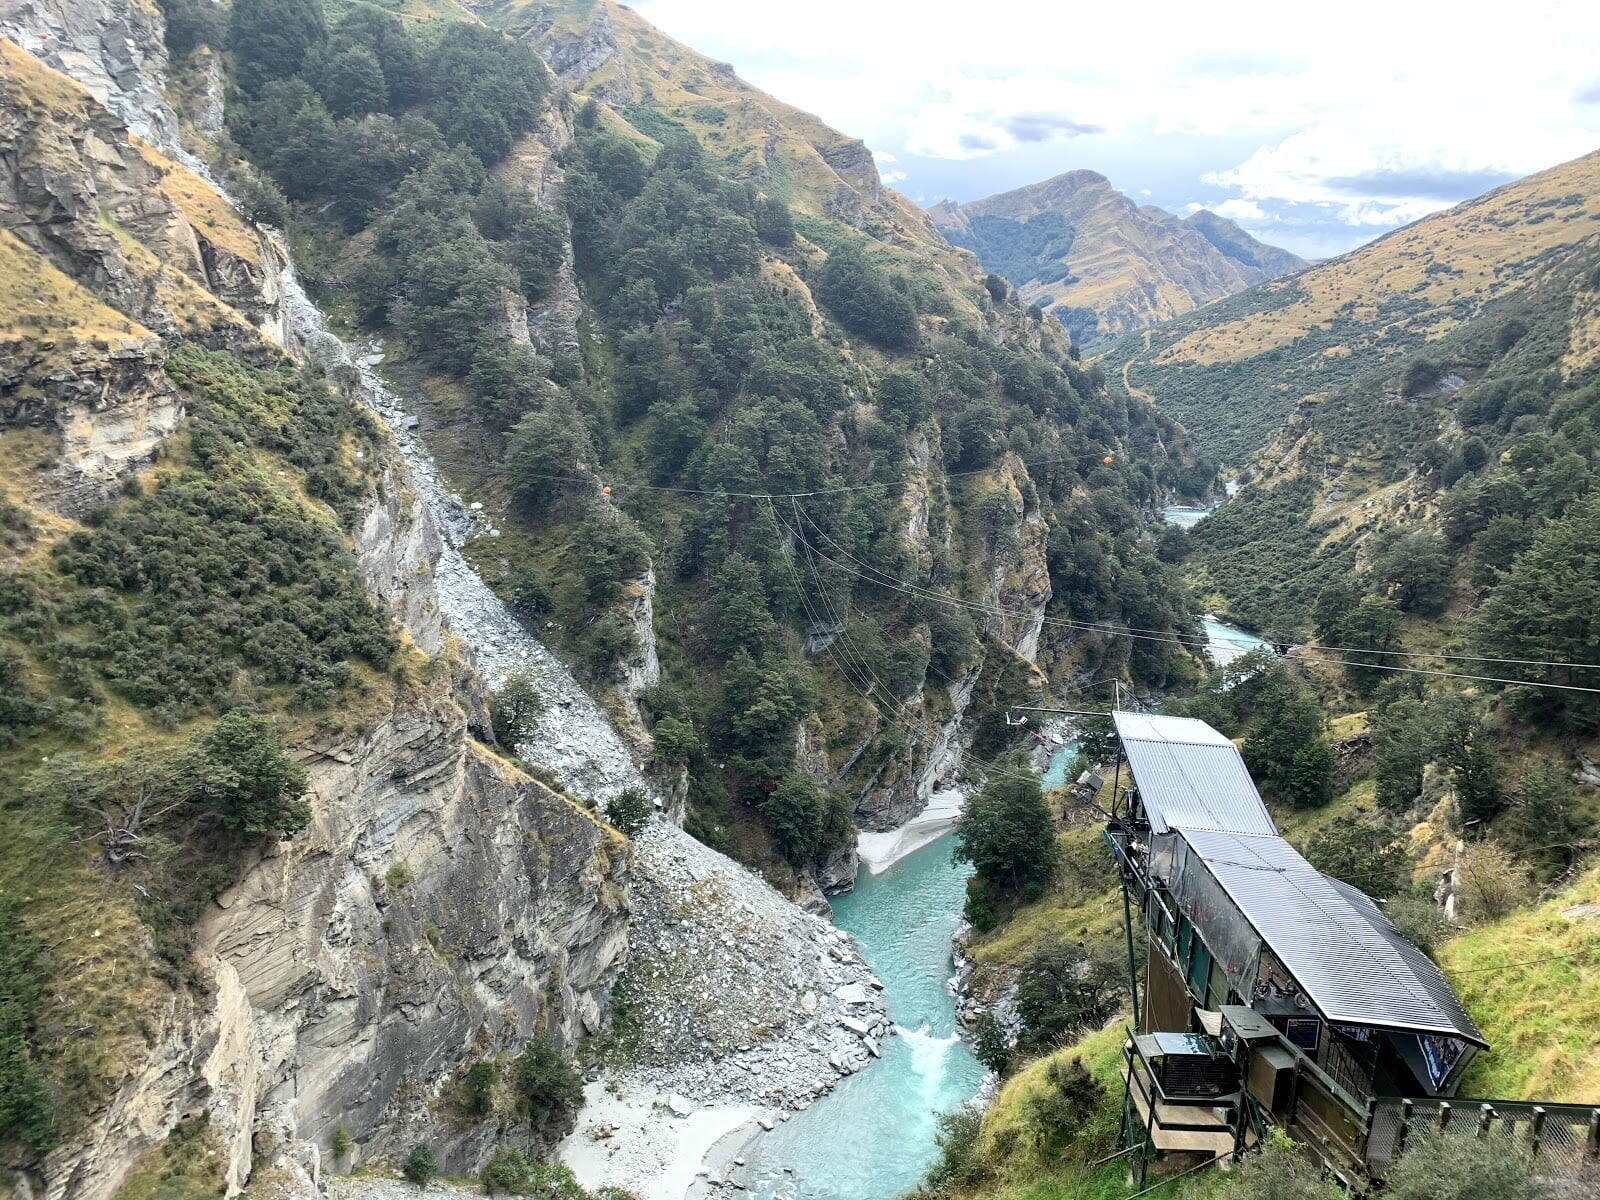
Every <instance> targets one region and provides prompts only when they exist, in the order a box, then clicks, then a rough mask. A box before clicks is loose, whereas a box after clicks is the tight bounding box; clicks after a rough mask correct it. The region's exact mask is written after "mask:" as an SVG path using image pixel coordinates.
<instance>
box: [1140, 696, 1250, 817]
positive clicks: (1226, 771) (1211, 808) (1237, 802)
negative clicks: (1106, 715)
mask: <svg viewBox="0 0 1600 1200" xmlns="http://www.w3.org/2000/svg"><path fill="white" fill-rule="evenodd" d="M1112 717H1113V718H1114V719H1115V721H1116V724H1117V736H1118V738H1120V739H1121V741H1122V751H1123V754H1124V755H1125V756H1126V757H1127V760H1128V766H1129V767H1130V768H1132V770H1133V781H1134V783H1136V784H1137V785H1138V787H1139V799H1140V800H1141V801H1142V802H1143V803H1144V808H1145V813H1146V814H1147V815H1148V816H1149V818H1150V828H1151V829H1152V830H1153V831H1154V832H1156V833H1166V832H1168V831H1169V830H1173V829H1179V830H1188V829H1217V830H1226V831H1229V832H1233V833H1256V834H1274V833H1277V832H1278V827H1277V826H1276V825H1274V824H1273V823H1272V817H1271V816H1270V815H1269V814H1268V813H1267V806H1266V805H1265V804H1263V803H1261V794H1260V793H1259V792H1257V791H1256V785H1255V784H1254V783H1253V782H1251V779H1250V772H1249V771H1247V770H1245V766H1244V759H1242V758H1240V757H1239V749H1238V747H1237V746H1235V745H1234V744H1233V743H1232V742H1230V741H1229V740H1228V739H1227V738H1225V737H1223V736H1222V735H1221V734H1220V733H1218V732H1217V731H1216V730H1215V729H1213V728H1211V726H1209V725H1207V724H1206V723H1205V722H1204V721H1196V720H1193V719H1191V718H1189V717H1162V716H1152V715H1149V714H1146V713H1129V712H1118V713H1113V714H1112Z"/></svg>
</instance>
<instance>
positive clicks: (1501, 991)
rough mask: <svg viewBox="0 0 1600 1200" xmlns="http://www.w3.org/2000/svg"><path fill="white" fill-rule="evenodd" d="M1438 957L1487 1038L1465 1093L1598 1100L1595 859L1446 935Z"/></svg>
mask: <svg viewBox="0 0 1600 1200" xmlns="http://www.w3.org/2000/svg"><path fill="white" fill-rule="evenodd" d="M1577 906H1585V907H1584V908H1578V907H1577ZM1574 910H1575V911H1574ZM1535 960H1545V961H1535ZM1552 960H1553V961H1552ZM1439 961H1440V964H1441V965H1442V966H1443V967H1444V969H1445V974H1446V975H1448V976H1449V977H1450V981H1451V983H1453V984H1454V985H1455V987H1456V990H1457V991H1458V992H1459V993H1460V995H1461V999H1462V1000H1463V1001H1464V1002H1465V1004H1466V1005H1467V1009H1468V1011H1469V1012H1471V1013H1472V1016H1473V1019H1474V1020H1476V1021H1477V1022H1478V1025H1479V1027H1480V1028H1481V1029H1482V1030H1483V1033H1484V1036H1485V1037H1486V1038H1488V1040H1489V1042H1490V1044H1491V1046H1492V1047H1493V1048H1492V1049H1491V1050H1490V1051H1489V1052H1488V1053H1487V1054H1484V1055H1481V1056H1480V1057H1479V1058H1478V1059H1477V1061H1476V1062H1475V1063H1474V1064H1473V1065H1472V1067H1471V1068H1470V1070H1469V1071H1468V1073H1467V1078H1466V1080H1465V1083H1464V1085H1463V1087H1462V1089H1461V1090H1462V1092H1463V1094H1466V1095H1474V1096H1486V1097H1490V1098H1499V1099H1511V1100H1516V1099H1532V1098H1538V1099H1544V1100H1557V1101H1570V1102H1582V1103H1595V1102H1597V1101H1600V868H1596V869H1593V870H1590V871H1589V872H1588V873H1587V874H1585V875H1584V876H1582V877H1581V878H1580V879H1578V880H1577V882H1575V883H1574V884H1572V886H1571V887H1569V888H1568V889H1567V890H1566V891H1564V892H1562V893H1561V894H1560V895H1558V896H1556V897H1555V898H1553V899H1551V900H1548V901H1546V902H1545V903H1543V904H1540V905H1538V906H1537V907H1534V908H1531V909H1525V910H1523V911H1521V912H1516V913H1513V914H1512V915H1511V916H1509V917H1506V918H1505V919H1504V920H1501V921H1497V922H1494V923H1492V924H1487V925H1482V926H1479V927H1477V928H1475V929H1471V930H1468V931H1467V932H1466V933H1463V934H1461V935H1460V936H1458V937H1456V938H1454V939H1452V940H1451V941H1449V942H1447V943H1446V944H1445V945H1444V946H1443V947H1441V948H1440V952H1439ZM1508 963H1526V964H1528V965H1525V966H1517V967H1514V968H1511V969H1509V970H1506V969H1500V968H1502V967H1504V965H1505V964H1508Z"/></svg>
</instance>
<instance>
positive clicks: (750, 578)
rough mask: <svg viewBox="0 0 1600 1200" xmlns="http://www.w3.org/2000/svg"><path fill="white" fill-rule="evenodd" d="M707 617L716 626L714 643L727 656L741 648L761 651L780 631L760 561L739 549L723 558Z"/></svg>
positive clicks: (721, 653) (716, 575) (708, 605)
mask: <svg viewBox="0 0 1600 1200" xmlns="http://www.w3.org/2000/svg"><path fill="white" fill-rule="evenodd" d="M706 617H707V622H708V624H710V626H711V628H712V630H713V632H712V636H711V644H712V646H713V647H714V648H715V649H716V651H717V653H718V654H720V655H722V656H723V657H724V658H729V657H731V656H732V655H734V654H737V653H738V652H739V651H741V650H743V651H745V652H747V653H749V654H753V655H759V654H761V653H762V652H763V651H764V650H766V649H767V648H768V647H769V646H771V645H772V644H773V642H774V640H775V639H776V637H777V634H778V624H777V622H776V621H774V620H773V619H772V614H771V612H770V611H768V608H767V595H766V589H765V588H764V587H763V586H762V584H761V576H760V573H759V572H758V571H757V569H756V564H755V563H754V562H752V561H751V560H750V559H749V558H747V557H746V556H745V555H743V554H740V553H739V552H738V551H735V552H734V553H732V554H729V555H728V557H727V558H725V559H723V560H722V565H721V566H719V567H718V568H717V570H716V572H715V573H714V574H713V575H712V577H711V593H710V597H709V599H708V600H707V604H706Z"/></svg>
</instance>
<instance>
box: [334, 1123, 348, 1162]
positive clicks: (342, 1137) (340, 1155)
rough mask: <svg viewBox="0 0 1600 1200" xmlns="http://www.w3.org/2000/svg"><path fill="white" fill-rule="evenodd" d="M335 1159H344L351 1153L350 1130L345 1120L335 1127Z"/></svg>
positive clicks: (338, 1160)
mask: <svg viewBox="0 0 1600 1200" xmlns="http://www.w3.org/2000/svg"><path fill="white" fill-rule="evenodd" d="M332 1150H333V1159H334V1161H335V1162H342V1161H344V1159H345V1157H346V1156H347V1155H348V1154H349V1153H350V1131H349V1130H348V1129H346V1128H345V1127H344V1122H343V1121H341V1122H339V1124H337V1125H335V1126H334V1127H333V1145H332Z"/></svg>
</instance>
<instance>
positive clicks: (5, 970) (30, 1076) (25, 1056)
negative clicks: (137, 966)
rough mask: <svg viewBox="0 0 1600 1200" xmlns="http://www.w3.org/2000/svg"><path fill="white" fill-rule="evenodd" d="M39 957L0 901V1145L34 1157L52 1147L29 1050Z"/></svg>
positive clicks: (40, 995) (40, 979) (41, 971)
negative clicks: (11, 1143)
mask: <svg viewBox="0 0 1600 1200" xmlns="http://www.w3.org/2000/svg"><path fill="white" fill-rule="evenodd" d="M44 953H45V951H44V947H43V946H42V945H40V944H39V943H38V942H37V941H36V940H35V939H34V938H33V936H32V935H31V934H30V933H29V932H28V931H27V930H26V929H25V928H24V927H23V924H22V922H21V921H20V920H19V919H18V918H17V915H16V912H15V910H14V908H13V906H12V904H11V902H10V901H9V900H7V899H5V898H4V897H0V1140H9V1139H11V1138H16V1139H17V1140H18V1141H20V1142H21V1143H22V1144H23V1145H25V1146H27V1147H28V1148H29V1149H31V1150H33V1151H36V1152H39V1153H43V1152H44V1151H46V1150H49V1149H50V1148H51V1147H52V1146H54V1145H55V1144H56V1141H57V1134H56V1130H55V1126H54V1123H53V1121H52V1112H51V1108H52V1106H51V1099H50V1091H49V1089H48V1087H46V1085H45V1081H44V1077H43V1075H42V1074H41V1072H40V1069H39V1068H40V1064H39V1063H38V1062H37V1061H36V1060H35V1058H34V1056H33V1054H32V1052H31V1050H30V1046H29V1043H30V1041H31V1039H32V1036H33V1029H34V1023H35V1021H36V1020H37V1019H38V1017H39V1014H40V1013H41V1011H42V1006H43V1004H44V1000H45V984H46V980H47V978H48V976H47V974H46V971H45V967H44Z"/></svg>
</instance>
